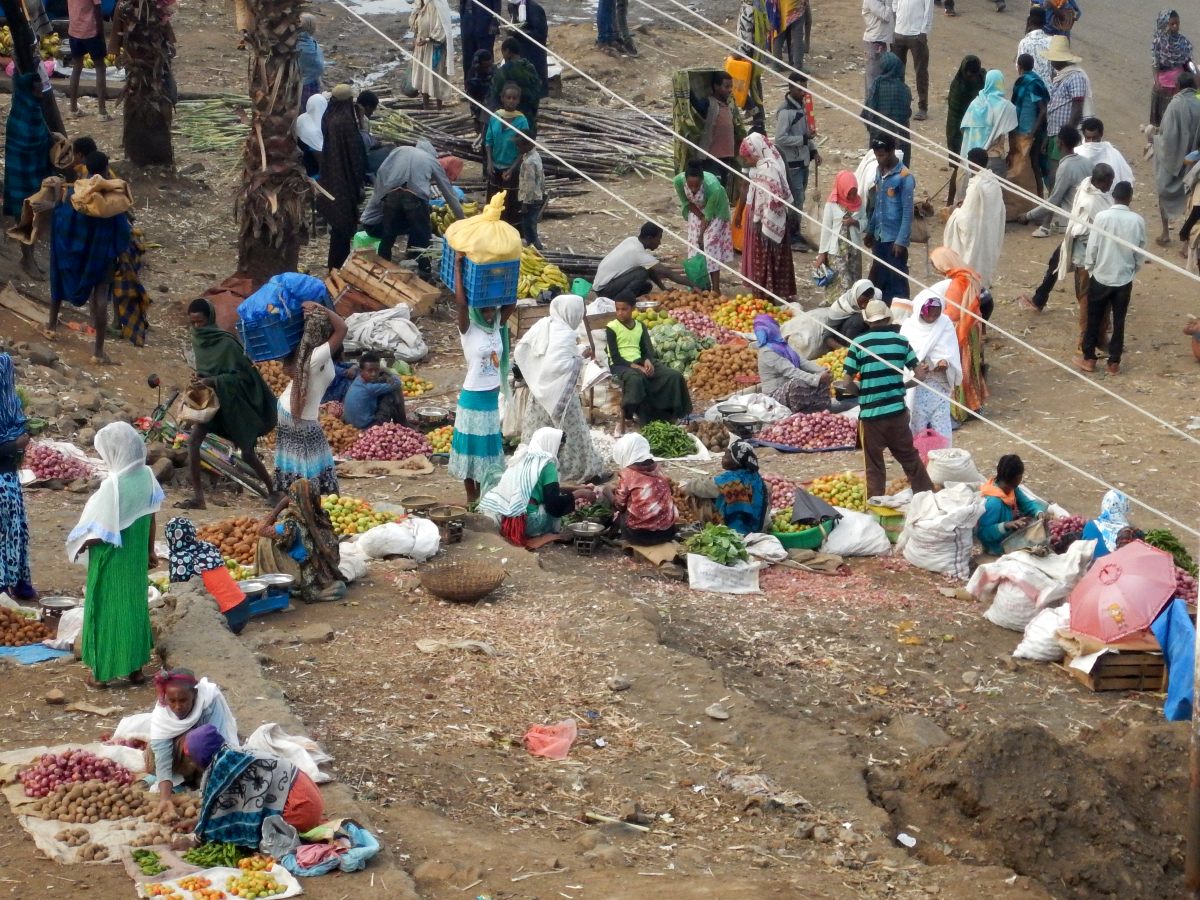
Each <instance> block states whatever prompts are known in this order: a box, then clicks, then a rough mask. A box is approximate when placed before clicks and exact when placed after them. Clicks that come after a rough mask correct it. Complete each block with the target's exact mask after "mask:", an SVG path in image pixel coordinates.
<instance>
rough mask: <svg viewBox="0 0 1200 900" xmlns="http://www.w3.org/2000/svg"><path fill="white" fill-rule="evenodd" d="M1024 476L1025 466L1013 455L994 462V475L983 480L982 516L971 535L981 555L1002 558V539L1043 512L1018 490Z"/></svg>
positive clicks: (1040, 505)
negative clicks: (980, 547)
mask: <svg viewBox="0 0 1200 900" xmlns="http://www.w3.org/2000/svg"><path fill="white" fill-rule="evenodd" d="M1024 477H1025V463H1024V462H1022V461H1021V457H1019V456H1017V455H1016V454H1015V453H1009V454H1006V455H1004V456H1002V457H1000V459H999V461H998V462H997V463H996V476H995V477H994V478H989V479H988V480H987V481H985V482H984V484H983V487H981V488H980V489H979V493H980V494H982V495H983V515H982V516H980V517H979V521H978V522H976V523H975V536H976V537H977V538H979V543H980V544H982V545H983V552H984V553H990V554H991V555H992V556H1003V555H1004V539H1005V538H1006V537H1008V536H1009V535H1010V534H1011V533H1012V532H1014V531H1020V530H1021V529H1022V528H1024V527H1026V526H1027V525H1029V524H1030V522H1031V521H1032V519H1033V518H1034V517H1035V516H1037V515H1039V514H1040V513H1043V512H1045V510H1046V504H1045V503H1043V502H1042V501H1040V500H1035V499H1034V498H1033V497H1032V496H1031V495H1030V494H1029V492H1028V491H1025V490H1022V488H1021V479H1022V478H1024Z"/></svg>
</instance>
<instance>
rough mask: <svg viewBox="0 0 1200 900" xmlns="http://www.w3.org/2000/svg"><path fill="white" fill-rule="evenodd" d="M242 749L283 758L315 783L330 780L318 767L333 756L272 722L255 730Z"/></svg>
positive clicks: (302, 736)
mask: <svg viewBox="0 0 1200 900" xmlns="http://www.w3.org/2000/svg"><path fill="white" fill-rule="evenodd" d="M242 749H243V750H248V751H255V752H258V753H264V754H266V755H267V756H277V757H279V758H281V759H286V760H287V761H288V762H290V763H291V764H292V765H294V766H295V767H296V768H298V769H299V770H300V771H301V772H303V773H304V774H305V775H307V776H308V777H309V778H311V779H312V780H313V781H315V782H316V783H317V784H324V783H325V782H327V781H332V780H333V778H332V777H330V776H329V775H326V774H325V773H324V772H322V771H321V770H320V769H319V768H318V766H320V765H321V763H327V762H330V761H331V760H332V759H333V757H332V756H330V755H329V754H328V753H326V752H325V751H324V750H322V749H321V748H320V746H319V745H318V744H317V742H316V741H314V740H313V739H312V738H309V737H305V736H304V735H302V734H300V735H295V734H288V733H287V732H286V731H284V730H283V728H282V727H280V726H279V725H278V724H276V723H275V722H268V723H267V724H266V725H260V726H259V727H258V728H256V729H255V730H254V733H253V734H251V735H250V737H248V738H246V741H245V743H244V744H243V745H242Z"/></svg>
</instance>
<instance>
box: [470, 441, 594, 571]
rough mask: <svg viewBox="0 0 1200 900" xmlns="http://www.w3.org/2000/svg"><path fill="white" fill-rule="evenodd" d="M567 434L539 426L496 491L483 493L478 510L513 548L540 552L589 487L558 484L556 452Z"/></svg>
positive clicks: (509, 465)
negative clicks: (578, 498) (488, 518)
mask: <svg viewBox="0 0 1200 900" xmlns="http://www.w3.org/2000/svg"><path fill="white" fill-rule="evenodd" d="M562 439H563V433H562V432H561V431H559V430H558V429H557V428H539V429H538V430H537V431H536V432H534V435H533V437H532V438H530V439H529V443H528V444H522V445H521V446H520V447H518V448H517V452H516V453H514V454H513V458H512V459H511V460H510V461H509V463H508V468H506V469H505V470H504V474H503V475H502V476H500V481H499V483H497V484H496V485H495V486H494V487H492V488H490V489H488V490H485V491H484V493H483V499H482V500H480V501H479V512H481V513H483V514H484V515H486V516H488V517H490V518H491V519H492V521H493V522H495V523H496V525H497V526H499V528H500V534H501V535H503V537H504V539H505V540H506V541H508V542H509V543H510V544H513V545H514V546H517V547H525V548H526V549H529V550H536V549H537V548H538V547H541V546H542V545H544V544H548V543H550V542H551V541H553V540H554V539H555V538H556V537H557V536H558V520H559V519H560V518H562V517H563V516H565V515H567V513H571V512H574V511H575V498H576V496H577V495H578V496H580V497H591V496H592V495H593V492H592V489H591V488H586V487H567V486H564V485H560V484H559V483H558V449H559V445H560V444H561V443H562Z"/></svg>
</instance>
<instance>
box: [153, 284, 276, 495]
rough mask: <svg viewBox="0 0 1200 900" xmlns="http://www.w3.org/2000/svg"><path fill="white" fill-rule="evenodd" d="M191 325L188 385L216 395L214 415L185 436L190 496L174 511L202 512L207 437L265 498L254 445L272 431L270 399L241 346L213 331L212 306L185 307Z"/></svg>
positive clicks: (267, 479)
mask: <svg viewBox="0 0 1200 900" xmlns="http://www.w3.org/2000/svg"><path fill="white" fill-rule="evenodd" d="M188 322H189V323H191V326H192V354H193V356H194V357H195V366H196V373H195V375H194V376H193V379H192V383H193V385H203V386H205V387H207V388H211V389H212V390H213V391H214V392H215V393H216V395H217V401H218V404H219V406H218V408H217V414H216V415H215V416H213V417H212V419H210V420H209V421H208V422H196V423H194V424H193V425H192V428H191V431H190V432H189V434H188V475H189V477H190V478H191V483H192V496H191V497H190V498H188V499H184V500H180V501H178V502H177V503H176V504H175V507H176V508H177V509H204V508H205V507H204V485H203V482H202V481H201V478H200V448H201V447H202V446H203V444H204V439H205V438H206V437H208V435H209V434H210V433H211V434H216V435H219V436H221V437H223V438H225V439H227V440H228V441H230V442H231V443H232V444H233V445H234V446H235V447H237V448H238V450H239V451H241V454H242V459H243V460H245V461H246V463H247V464H249V466H250V467H251V468H252V469H254V474H255V475H257V476H258V477H259V480H261V481H262V483H263V486H264V487H265V488H266V489H267V491H268V493H269V492H271V490H272V480H271V474H270V473H269V472H268V471H267V467H266V466H265V465H263V462H262V460H261V459H259V458H258V453H257V452H256V451H255V449H254V448H255V445H256V444H257V443H258V439H259V438H260V437H265V436H266V435H268V434H270V433H271V432H272V431H274V430H275V423H276V418H277V415H276V412H277V410H276V406H277V404H276V400H275V395H274V394H272V393H271V389H270V388H269V387H268V386H267V383H266V382H265V381H264V380H263V377H262V374H261V373H260V372H259V371H258V369H257V368H255V366H254V363H252V362H251V361H250V357H248V356H246V351H245V350H243V349H242V345H241V343H240V342H239V341H238V339H237V338H235V337H234V336H233V335H232V334H230V333H229V332H228V331H226V330H225V329H223V328H218V327H217V312H216V309H215V308H214V307H213V305H212V303H210V302H209V301H208V300H205V299H203V298H200V299H198V300H193V301H192V302H191V304H190V305H189V306H188Z"/></svg>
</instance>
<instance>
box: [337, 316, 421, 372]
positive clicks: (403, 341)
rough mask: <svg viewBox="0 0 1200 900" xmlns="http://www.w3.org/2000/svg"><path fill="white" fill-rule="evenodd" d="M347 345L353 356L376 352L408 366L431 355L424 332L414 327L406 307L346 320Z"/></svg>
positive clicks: (348, 317) (351, 317)
mask: <svg viewBox="0 0 1200 900" xmlns="http://www.w3.org/2000/svg"><path fill="white" fill-rule="evenodd" d="M345 345H346V349H347V350H349V351H351V352H354V351H357V350H375V351H378V352H381V353H390V354H391V355H393V356H395V357H396V358H397V359H402V360H404V361H405V362H417V361H418V360H421V359H424V358H425V357H426V356H428V355H429V347H428V345H427V344H426V343H425V339H424V337H422V335H421V329H419V328H418V327H417V326H416V325H414V324H413V322H412V314H411V311H410V310H409V308H408V307H407V306H405V305H404V304H400V305H398V306H394V307H392V308H391V309H381V310H379V311H377V312H361V313H353V314H351V315H349V316H347V317H346V340H345Z"/></svg>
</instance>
